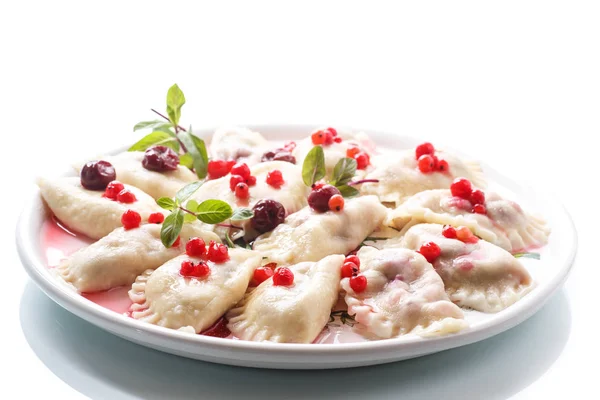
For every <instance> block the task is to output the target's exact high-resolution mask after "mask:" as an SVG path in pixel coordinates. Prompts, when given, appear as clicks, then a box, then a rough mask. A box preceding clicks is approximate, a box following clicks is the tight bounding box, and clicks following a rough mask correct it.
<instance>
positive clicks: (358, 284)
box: [342, 254, 367, 293]
mask: <svg viewBox="0 0 600 400" xmlns="http://www.w3.org/2000/svg"><path fill="white" fill-rule="evenodd" d="M359 272H360V259H359V258H358V256H356V255H354V254H352V255H349V256H347V257H346V259H345V260H344V264H342V278H350V281H349V283H350V287H351V288H352V290H354V292H356V293H361V292H364V291H365V289H366V288H367V277H366V276H364V275H358V273H359Z"/></svg>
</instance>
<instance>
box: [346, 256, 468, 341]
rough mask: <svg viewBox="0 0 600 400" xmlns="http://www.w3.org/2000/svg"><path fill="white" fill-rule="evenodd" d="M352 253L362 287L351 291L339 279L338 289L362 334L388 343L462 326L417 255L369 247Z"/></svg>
mask: <svg viewBox="0 0 600 400" xmlns="http://www.w3.org/2000/svg"><path fill="white" fill-rule="evenodd" d="M357 255H358V257H359V259H360V269H361V274H362V275H364V276H365V277H366V278H367V287H366V289H365V291H363V292H361V293H356V292H354V290H352V288H351V287H350V280H349V278H344V279H342V288H343V289H344V290H345V291H346V296H345V300H346V304H347V305H348V313H349V314H350V315H352V314H355V316H354V319H355V320H356V321H357V322H358V323H359V325H358V326H357V328H358V330H359V331H361V332H362V333H363V334H365V335H366V336H368V337H371V336H374V337H375V338H380V339H388V338H392V337H396V336H400V335H404V334H407V333H417V334H419V335H422V336H436V335H444V334H448V333H454V332H457V331H459V330H461V329H463V328H465V326H466V322H465V321H464V319H463V313H462V311H461V310H460V308H458V306H456V305H455V304H453V303H452V302H450V300H449V299H448V295H447V294H446V292H445V291H444V283H443V282H442V279H441V278H440V277H439V275H438V274H437V273H436V272H435V270H434V269H433V267H432V266H431V264H429V263H428V262H427V260H426V259H425V258H424V257H423V256H422V255H420V254H419V253H417V252H415V251H412V250H407V249H384V250H377V249H375V248H374V247H369V246H365V247H362V248H361V249H360V250H359V251H358V253H357Z"/></svg>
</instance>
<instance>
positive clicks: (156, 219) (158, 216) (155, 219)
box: [148, 212, 165, 224]
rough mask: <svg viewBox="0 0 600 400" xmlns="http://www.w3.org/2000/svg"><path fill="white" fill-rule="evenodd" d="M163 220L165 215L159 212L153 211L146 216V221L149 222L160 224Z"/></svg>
mask: <svg viewBox="0 0 600 400" xmlns="http://www.w3.org/2000/svg"><path fill="white" fill-rule="evenodd" d="M164 220H165V216H164V215H163V213H160V212H155V213H152V214H150V215H149V216H148V222H149V223H150V224H162V223H163V221H164Z"/></svg>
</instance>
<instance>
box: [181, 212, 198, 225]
mask: <svg viewBox="0 0 600 400" xmlns="http://www.w3.org/2000/svg"><path fill="white" fill-rule="evenodd" d="M195 220H196V216H195V215H194V214H190V213H186V212H185V211H184V212H183V223H184V224H189V223H190V222H194V221H195Z"/></svg>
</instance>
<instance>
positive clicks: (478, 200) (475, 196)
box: [469, 189, 485, 204]
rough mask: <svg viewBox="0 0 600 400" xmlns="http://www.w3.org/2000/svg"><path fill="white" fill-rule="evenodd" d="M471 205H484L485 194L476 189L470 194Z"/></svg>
mask: <svg viewBox="0 0 600 400" xmlns="http://www.w3.org/2000/svg"><path fill="white" fill-rule="evenodd" d="M469 200H470V201H471V203H472V204H484V203H485V193H483V192H482V191H481V190H479V189H476V190H473V191H472V192H471V197H470V198H469Z"/></svg>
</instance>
